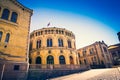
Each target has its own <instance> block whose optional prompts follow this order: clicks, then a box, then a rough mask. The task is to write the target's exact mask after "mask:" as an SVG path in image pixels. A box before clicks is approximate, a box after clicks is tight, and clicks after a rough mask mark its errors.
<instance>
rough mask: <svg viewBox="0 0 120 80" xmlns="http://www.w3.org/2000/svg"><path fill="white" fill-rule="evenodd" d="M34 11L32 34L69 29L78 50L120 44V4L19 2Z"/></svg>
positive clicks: (104, 0)
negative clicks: (53, 29) (52, 28)
mask: <svg viewBox="0 0 120 80" xmlns="http://www.w3.org/2000/svg"><path fill="white" fill-rule="evenodd" d="M18 1H19V2H20V3H22V4H23V5H24V6H26V7H28V8H30V9H33V15H32V18H31V25H30V27H31V28H30V31H31V32H32V31H33V30H36V29H41V28H43V27H47V24H48V23H49V22H50V27H59V28H66V29H67V30H70V31H72V32H73V33H74V34H75V36H76V47H77V49H79V48H81V47H84V46H87V45H90V44H92V43H94V42H96V41H102V40H103V41H104V42H105V43H106V44H107V45H108V46H109V45H113V44H117V43H119V41H118V37H117V33H118V32H119V31H120V0H18Z"/></svg>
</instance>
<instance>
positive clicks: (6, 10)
mask: <svg viewBox="0 0 120 80" xmlns="http://www.w3.org/2000/svg"><path fill="white" fill-rule="evenodd" d="M9 14H10V11H9V10H8V9H4V10H3V13H2V17H1V18H2V19H5V20H8V18H9Z"/></svg>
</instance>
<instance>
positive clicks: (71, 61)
mask: <svg viewBox="0 0 120 80" xmlns="http://www.w3.org/2000/svg"><path fill="white" fill-rule="evenodd" d="M70 64H74V60H73V57H72V56H70Z"/></svg>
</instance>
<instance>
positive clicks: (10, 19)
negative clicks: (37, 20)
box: [0, 0, 33, 80]
mask: <svg viewBox="0 0 120 80" xmlns="http://www.w3.org/2000/svg"><path fill="white" fill-rule="evenodd" d="M32 12H33V11H32V10H31V9H29V8H27V7H25V6H23V5H22V4H21V3H19V2H18V1H17V0H0V75H1V79H2V78H3V79H4V80H11V79H12V80H15V79H16V77H18V73H19V72H18V73H14V71H16V70H17V71H26V70H27V69H28V68H27V65H28V63H27V62H28V44H29V42H28V40H29V30H30V21H31V16H32ZM2 73H4V76H2ZM13 73H14V74H13ZM8 74H9V75H8ZM16 75H17V76H16ZM22 75H24V73H23V74H22ZM12 76H14V77H12ZM19 77H21V76H20V75H19ZM22 77H23V76H22Z"/></svg>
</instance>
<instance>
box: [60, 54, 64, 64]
mask: <svg viewBox="0 0 120 80" xmlns="http://www.w3.org/2000/svg"><path fill="white" fill-rule="evenodd" d="M59 63H60V64H65V57H64V56H62V55H61V56H60V57H59Z"/></svg>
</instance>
